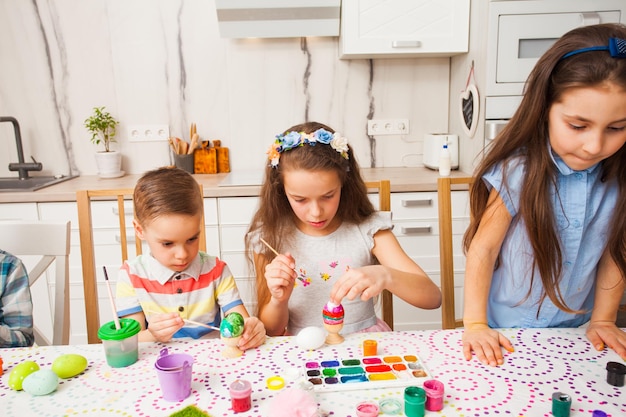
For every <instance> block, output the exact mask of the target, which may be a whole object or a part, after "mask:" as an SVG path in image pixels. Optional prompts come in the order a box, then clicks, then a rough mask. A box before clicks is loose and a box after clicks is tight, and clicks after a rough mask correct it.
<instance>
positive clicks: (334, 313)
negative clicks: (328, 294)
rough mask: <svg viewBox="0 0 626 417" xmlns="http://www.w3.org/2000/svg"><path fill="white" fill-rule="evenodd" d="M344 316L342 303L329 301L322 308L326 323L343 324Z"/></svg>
mask: <svg viewBox="0 0 626 417" xmlns="http://www.w3.org/2000/svg"><path fill="white" fill-rule="evenodd" d="M343 316H344V311H343V306H342V305H341V304H335V303H333V302H330V301H329V302H328V303H326V305H325V306H324V308H323V309H322V319H323V320H324V324H329V325H337V324H343Z"/></svg>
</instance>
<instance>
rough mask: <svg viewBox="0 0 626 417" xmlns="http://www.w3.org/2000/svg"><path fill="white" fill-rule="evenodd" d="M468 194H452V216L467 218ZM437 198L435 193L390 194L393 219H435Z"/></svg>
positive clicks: (465, 192) (464, 192) (454, 192)
mask: <svg viewBox="0 0 626 417" xmlns="http://www.w3.org/2000/svg"><path fill="white" fill-rule="evenodd" d="M468 198H469V194H468V192H467V191H453V192H452V207H453V216H455V217H469V206H468ZM438 207H439V204H438V196H437V193H436V192H434V193H433V192H422V193H392V194H391V210H392V211H393V219H394V223H395V220H404V219H420V220H421V219H437V217H438V213H437V210H438Z"/></svg>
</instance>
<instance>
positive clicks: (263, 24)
mask: <svg viewBox="0 0 626 417" xmlns="http://www.w3.org/2000/svg"><path fill="white" fill-rule="evenodd" d="M348 1H352V0H348ZM340 4H341V0H297V1H294V0H215V7H216V9H217V21H218V26H219V29H220V36H221V37H222V38H290V37H304V36H338V35H339V14H340Z"/></svg>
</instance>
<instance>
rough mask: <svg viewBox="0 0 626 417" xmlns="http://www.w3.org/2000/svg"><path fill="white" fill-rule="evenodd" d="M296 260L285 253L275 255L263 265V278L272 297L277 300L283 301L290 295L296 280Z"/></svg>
mask: <svg viewBox="0 0 626 417" xmlns="http://www.w3.org/2000/svg"><path fill="white" fill-rule="evenodd" d="M295 267H296V262H295V260H294V259H293V257H292V256H291V255H290V254H289V253H287V254H285V255H282V254H281V255H277V256H276V257H275V258H274V259H273V260H272V262H270V263H269V264H268V265H267V266H266V267H265V280H266V281H267V288H268V289H269V290H270V294H271V295H272V298H274V299H275V300H276V301H279V302H285V301H287V300H289V297H291V293H292V291H293V284H294V282H295V280H296V276H297V274H296V271H295V269H294V268H295Z"/></svg>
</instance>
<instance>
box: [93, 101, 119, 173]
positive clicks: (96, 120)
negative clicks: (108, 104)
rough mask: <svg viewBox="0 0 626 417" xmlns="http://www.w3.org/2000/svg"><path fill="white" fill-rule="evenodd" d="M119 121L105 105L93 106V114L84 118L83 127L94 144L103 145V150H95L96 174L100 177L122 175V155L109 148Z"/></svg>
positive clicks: (113, 140)
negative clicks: (89, 134)
mask: <svg viewBox="0 0 626 417" xmlns="http://www.w3.org/2000/svg"><path fill="white" fill-rule="evenodd" d="M118 124H119V122H118V121H117V119H115V117H113V116H111V114H110V113H109V112H108V111H106V109H105V107H104V106H103V107H94V108H93V114H92V115H91V116H89V117H87V118H86V119H85V127H86V128H87V130H88V131H89V132H90V133H91V142H92V143H93V144H94V145H100V144H101V143H102V144H103V145H104V151H98V152H96V164H97V166H98V175H100V177H102V178H116V177H121V176H122V175H124V171H122V170H121V167H122V155H121V154H120V153H119V152H118V151H116V150H112V149H111V143H113V142H115V133H116V128H117V125H118Z"/></svg>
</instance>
